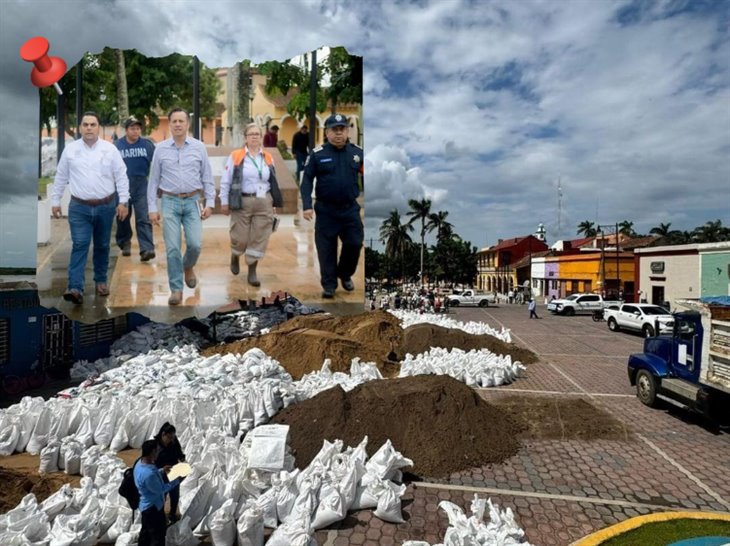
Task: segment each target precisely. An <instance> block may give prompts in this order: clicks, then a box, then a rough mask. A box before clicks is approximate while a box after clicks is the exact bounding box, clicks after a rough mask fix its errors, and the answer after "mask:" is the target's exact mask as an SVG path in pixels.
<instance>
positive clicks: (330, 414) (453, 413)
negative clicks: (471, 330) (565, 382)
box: [272, 376, 522, 478]
mask: <svg viewBox="0 0 730 546" xmlns="http://www.w3.org/2000/svg"><path fill="white" fill-rule="evenodd" d="M272 423H282V424H288V425H290V427H291V428H290V429H289V443H290V445H291V447H292V449H293V450H294V455H295V456H296V464H297V466H298V467H299V468H305V467H306V466H307V465H308V464H309V463H310V462H311V460H312V458H313V457H314V456H315V455H316V454H317V452H318V451H319V449H320V448H321V447H322V442H323V441H324V440H325V439H326V440H329V441H334V440H336V439H338V438H339V439H342V440H343V441H344V443H345V445H351V446H355V445H357V444H358V443H360V441H361V440H362V439H363V437H364V436H368V438H369V441H368V454H370V455H372V454H373V453H374V452H375V451H376V450H377V449H378V448H380V446H381V445H382V444H383V443H384V442H385V441H386V440H387V439H390V440H391V441H392V442H393V446H394V447H395V448H396V449H397V450H398V451H400V452H401V453H403V455H404V456H406V457H408V458H410V459H412V460H413V462H414V468H413V472H414V473H415V474H418V475H419V476H428V477H432V478H439V477H445V476H448V475H449V474H451V473H452V472H457V471H459V470H464V469H467V468H471V467H474V466H481V465H484V464H489V463H499V462H502V461H504V460H505V459H507V458H509V457H511V456H512V455H514V454H515V453H517V450H518V449H519V447H520V444H519V441H518V440H517V435H518V434H519V433H520V432H521V430H522V425H520V424H518V423H516V422H515V421H513V420H512V419H510V417H509V415H507V414H506V413H505V412H504V411H502V410H501V409H500V408H498V407H497V406H494V405H493V404H490V403H489V402H486V401H485V400H483V399H482V398H481V397H480V396H479V395H478V394H477V393H476V392H475V391H474V390H472V389H471V388H469V387H467V386H466V385H464V384H463V383H461V382H459V381H457V380H455V379H452V378H451V377H447V376H416V377H406V378H402V379H389V380H386V381H371V382H369V383H365V384H363V385H360V386H359V387H357V388H355V389H353V390H352V391H350V392H349V393H346V392H344V391H343V390H342V389H341V388H339V387H336V388H333V389H329V390H327V391H324V392H322V393H320V394H318V395H317V396H315V397H314V398H311V399H310V400H307V401H304V402H302V403H300V404H296V405H294V406H291V407H289V408H287V409H285V410H283V411H281V412H280V413H278V414H277V415H276V416H275V417H274V418H273V419H272Z"/></svg>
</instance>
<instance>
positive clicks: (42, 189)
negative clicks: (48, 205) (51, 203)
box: [38, 176, 53, 197]
mask: <svg viewBox="0 0 730 546" xmlns="http://www.w3.org/2000/svg"><path fill="white" fill-rule="evenodd" d="M48 184H53V178H51V177H50V176H43V177H41V178H39V179H38V195H40V196H41V197H45V196H46V186H47V185H48Z"/></svg>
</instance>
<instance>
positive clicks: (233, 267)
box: [231, 254, 241, 275]
mask: <svg viewBox="0 0 730 546" xmlns="http://www.w3.org/2000/svg"><path fill="white" fill-rule="evenodd" d="M238 258H239V257H238V256H237V255H236V254H231V273H233V274H234V275H238V273H239V272H240V271H241V268H240V267H239V265H238Z"/></svg>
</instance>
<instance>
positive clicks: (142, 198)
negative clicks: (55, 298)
mask: <svg viewBox="0 0 730 546" xmlns="http://www.w3.org/2000/svg"><path fill="white" fill-rule="evenodd" d="M132 209H134V225H135V227H136V228H137V240H138V241H139V251H140V252H146V251H150V250H154V249H155V243H153V242H152V224H151V223H150V218H149V213H148V212H147V178H146V177H144V176H132V177H130V178H129V214H128V215H127V217H126V218H125V219H124V220H119V219H117V245H119V246H120V247H123V246H124V245H125V244H127V243H128V242H129V241H131V240H132Z"/></svg>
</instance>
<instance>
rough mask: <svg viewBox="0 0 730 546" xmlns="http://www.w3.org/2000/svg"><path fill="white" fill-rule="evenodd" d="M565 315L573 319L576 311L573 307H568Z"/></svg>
mask: <svg viewBox="0 0 730 546" xmlns="http://www.w3.org/2000/svg"><path fill="white" fill-rule="evenodd" d="M565 314H566V315H567V316H569V317H572V316H573V315H575V309H573V308H572V307H568V308H567V309H566V310H565Z"/></svg>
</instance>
